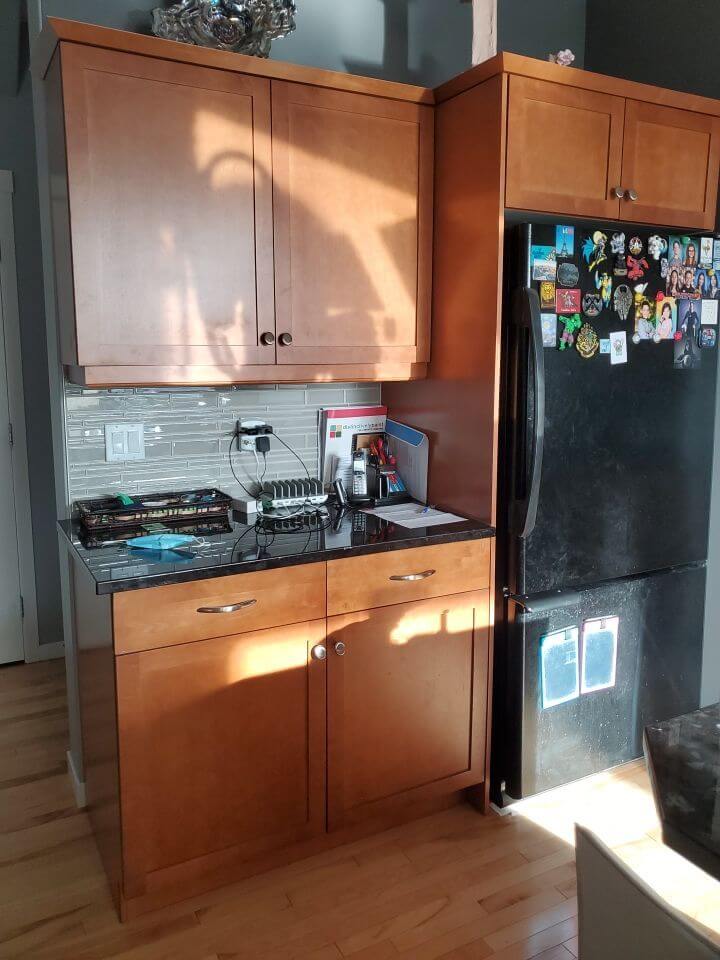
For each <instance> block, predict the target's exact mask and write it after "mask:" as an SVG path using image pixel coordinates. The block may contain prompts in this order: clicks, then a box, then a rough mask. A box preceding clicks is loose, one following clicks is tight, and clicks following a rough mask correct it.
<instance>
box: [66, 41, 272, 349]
mask: <svg viewBox="0 0 720 960" xmlns="http://www.w3.org/2000/svg"><path fill="white" fill-rule="evenodd" d="M62 77H63V94H64V100H65V128H66V129H65V132H66V143H67V166H68V181H69V202H70V218H71V224H72V264H73V271H74V294H75V312H76V324H77V330H76V336H77V361H75V360H74V358H68V357H63V360H65V361H66V362H77V363H79V364H81V365H82V364H126V365H138V364H145V365H158V364H166V365H192V364H204V365H216V364H217V365H227V364H258V363H261V364H262V363H274V362H275V348H274V346H272V345H270V346H263V345H262V344H261V342H260V336H261V334H262V333H263V332H265V331H269V332H273V333H274V306H273V274H272V270H273V267H272V187H271V148H270V88H269V81H268V80H265V79H262V78H257V77H246V76H242V75H240V74H236V73H231V72H229V71H223V70H212V69H208V68H205V67H198V66H193V65H189V64H181V63H173V62H171V61H168V60H157V59H153V58H151V57H140V56H134V55H132V54H127V53H118V52H115V51H111V50H102V49H96V48H90V47H83V46H80V45H76V44H70V45H63V47H62Z"/></svg>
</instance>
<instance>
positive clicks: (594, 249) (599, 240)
mask: <svg viewBox="0 0 720 960" xmlns="http://www.w3.org/2000/svg"><path fill="white" fill-rule="evenodd" d="M606 246H607V235H606V234H604V233H603V232H602V230H596V231H595V233H594V234H593V235H592V237H585V239H584V240H583V245H582V255H583V258H584V260H585V263H586V264H587V266H588V270H589V271H590V272H591V273H592V271H593V270H597V268H598V267H599V266H600V264H601V263H603V262H604V261H605V260H607V256H606V254H605V247H606Z"/></svg>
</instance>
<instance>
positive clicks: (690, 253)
mask: <svg viewBox="0 0 720 960" xmlns="http://www.w3.org/2000/svg"><path fill="white" fill-rule="evenodd" d="M683 266H684V267H690V268H691V269H693V270H696V269H697V268H698V266H699V263H698V255H697V244H696V243H695V241H694V240H688V242H687V245H686V247H685V260H684V261H683Z"/></svg>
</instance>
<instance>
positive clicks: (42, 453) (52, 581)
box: [0, 73, 62, 644]
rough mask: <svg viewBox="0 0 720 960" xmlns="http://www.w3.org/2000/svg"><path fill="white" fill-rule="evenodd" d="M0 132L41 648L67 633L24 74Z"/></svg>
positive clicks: (2, 115) (0, 113) (5, 102)
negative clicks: (8, 176) (8, 191)
mask: <svg viewBox="0 0 720 960" xmlns="http://www.w3.org/2000/svg"><path fill="white" fill-rule="evenodd" d="M0 130H2V131H3V134H2V135H0V169H3V170H12V173H13V178H14V184H15V193H14V195H13V214H14V221H15V255H16V260H17V279H18V302H19V309H20V335H21V342H22V367H23V381H24V390H25V419H26V427H27V445H28V470H29V474H30V506H31V510H32V526H33V541H34V543H35V580H36V586H37V602H38V630H39V639H40V643H41V644H43V643H53V642H57V641H58V640H61V639H62V630H61V613H60V574H59V570H58V558H57V553H56V551H55V542H56V534H55V493H54V483H53V459H52V446H51V443H50V393H49V388H48V378H47V349H46V337H45V313H44V311H45V303H44V298H43V274H42V255H41V250H40V219H39V210H38V192H37V177H36V172H35V135H34V130H33V115H32V90H31V85H30V78H29V75H28V74H27V73H26V74H25V76H24V78H23V82H22V85H21V87H20V90H19V93H18V95H17V96H0ZM48 545H49V547H48Z"/></svg>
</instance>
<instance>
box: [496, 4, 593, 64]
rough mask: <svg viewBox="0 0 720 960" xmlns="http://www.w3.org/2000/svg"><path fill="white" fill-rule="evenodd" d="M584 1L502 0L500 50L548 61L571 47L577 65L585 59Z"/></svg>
mask: <svg viewBox="0 0 720 960" xmlns="http://www.w3.org/2000/svg"><path fill="white" fill-rule="evenodd" d="M585 6H586V2H585V0H553V2H552V3H549V4H548V3H540V2H537V0H536V2H532V3H528V0H499V2H498V8H499V9H498V48H499V49H500V50H509V51H511V52H512V53H522V54H524V55H525V56H527V57H536V58H537V59H539V60H547V58H548V54H550V53H557V51H558V50H564V49H565V48H566V47H569V48H570V49H571V50H572V52H573V53H574V54H575V58H576V59H575V66H577V67H582V66H583V62H584V59H585Z"/></svg>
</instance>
